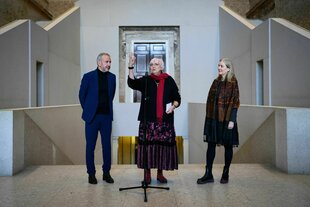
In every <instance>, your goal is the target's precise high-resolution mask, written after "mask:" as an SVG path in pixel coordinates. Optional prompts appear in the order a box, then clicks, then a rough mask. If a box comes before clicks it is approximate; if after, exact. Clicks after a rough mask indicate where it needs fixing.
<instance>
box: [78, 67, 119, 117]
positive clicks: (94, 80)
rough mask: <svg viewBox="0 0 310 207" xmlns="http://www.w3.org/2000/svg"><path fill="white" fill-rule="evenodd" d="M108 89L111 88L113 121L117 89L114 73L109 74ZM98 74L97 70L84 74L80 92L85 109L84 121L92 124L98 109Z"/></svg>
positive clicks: (110, 103) (110, 101)
mask: <svg viewBox="0 0 310 207" xmlns="http://www.w3.org/2000/svg"><path fill="white" fill-rule="evenodd" d="M108 87H109V92H108V93H109V107H110V114H109V116H110V117H111V120H113V99H114V95H115V89H116V77H115V75H114V74H113V73H111V72H108ZM98 90H99V87H98V72H97V69H95V70H93V71H90V72H88V73H86V74H84V76H83V78H82V81H81V86H80V91H79V99H80V103H81V106H82V109H83V113H82V119H83V120H84V121H85V122H91V121H92V120H93V118H94V117H95V115H96V111H97V107H98V99H99V97H98V93H99V92H98Z"/></svg>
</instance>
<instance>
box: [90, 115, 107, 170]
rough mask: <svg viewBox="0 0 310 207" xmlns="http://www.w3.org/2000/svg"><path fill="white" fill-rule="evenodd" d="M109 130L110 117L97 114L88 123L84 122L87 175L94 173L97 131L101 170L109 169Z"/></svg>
mask: <svg viewBox="0 0 310 207" xmlns="http://www.w3.org/2000/svg"><path fill="white" fill-rule="evenodd" d="M111 131H112V120H111V117H109V116H107V115H104V114H98V115H96V116H95V118H94V120H93V121H92V122H90V123H87V122H86V123H85V137H86V166H87V173H88V174H89V175H95V174H96V167H95V161H94V152H95V148H96V143H97V138H98V132H100V135H101V145H102V159H103V165H102V171H103V172H104V173H108V172H109V171H110V169H111Z"/></svg>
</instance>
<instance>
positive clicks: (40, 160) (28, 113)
mask: <svg viewBox="0 0 310 207" xmlns="http://www.w3.org/2000/svg"><path fill="white" fill-rule="evenodd" d="M187 110H188V109H187V106H186V105H185V106H183V107H182V108H179V109H177V110H176V112H175V130H176V134H177V136H182V137H183V139H184V149H183V150H184V162H185V163H188V153H189V152H188V128H187V120H188V118H187ZM138 111H139V104H122V103H115V104H114V120H117V121H114V122H113V126H112V135H111V136H112V140H113V141H112V143H113V144H112V155H113V156H112V162H113V164H117V157H118V156H117V150H118V137H119V136H137V135H138V125H139V122H138V121H137V117H138ZM81 114H82V110H81V107H80V105H67V106H54V107H43V108H28V109H15V110H0V125H2V126H3V130H1V131H0V175H13V174H15V173H17V172H19V171H21V170H22V169H23V168H24V167H26V166H29V165H65V164H75V165H84V164H85V135H84V128H85V126H84V122H83V120H82V119H81ZM124 114H126V116H125V117H124ZM95 162H96V163H97V164H101V163H102V150H101V141H100V137H99V138H98V141H97V147H96V151H95Z"/></svg>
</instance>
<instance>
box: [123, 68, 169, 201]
mask: <svg viewBox="0 0 310 207" xmlns="http://www.w3.org/2000/svg"><path fill="white" fill-rule="evenodd" d="M147 80H148V72H145V88H144V100H143V101H144V102H143V104H144V110H143V116H144V120H143V140H142V143H143V168H144V179H143V181H142V182H141V185H140V186H134V187H126V188H120V189H119V191H123V190H130V189H136V188H142V189H143V190H144V202H147V196H146V189H148V188H157V189H164V190H169V189H170V188H169V187H158V186H150V185H148V184H147V182H146V172H147V169H148V165H147V147H146V106H147V101H148V99H149V98H148V94H147ZM150 170H151V169H150Z"/></svg>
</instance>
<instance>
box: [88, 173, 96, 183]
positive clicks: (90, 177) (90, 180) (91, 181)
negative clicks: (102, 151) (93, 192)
mask: <svg viewBox="0 0 310 207" xmlns="http://www.w3.org/2000/svg"><path fill="white" fill-rule="evenodd" d="M88 183H90V184H97V183H98V182H97V178H96V176H94V175H89V176H88Z"/></svg>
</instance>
